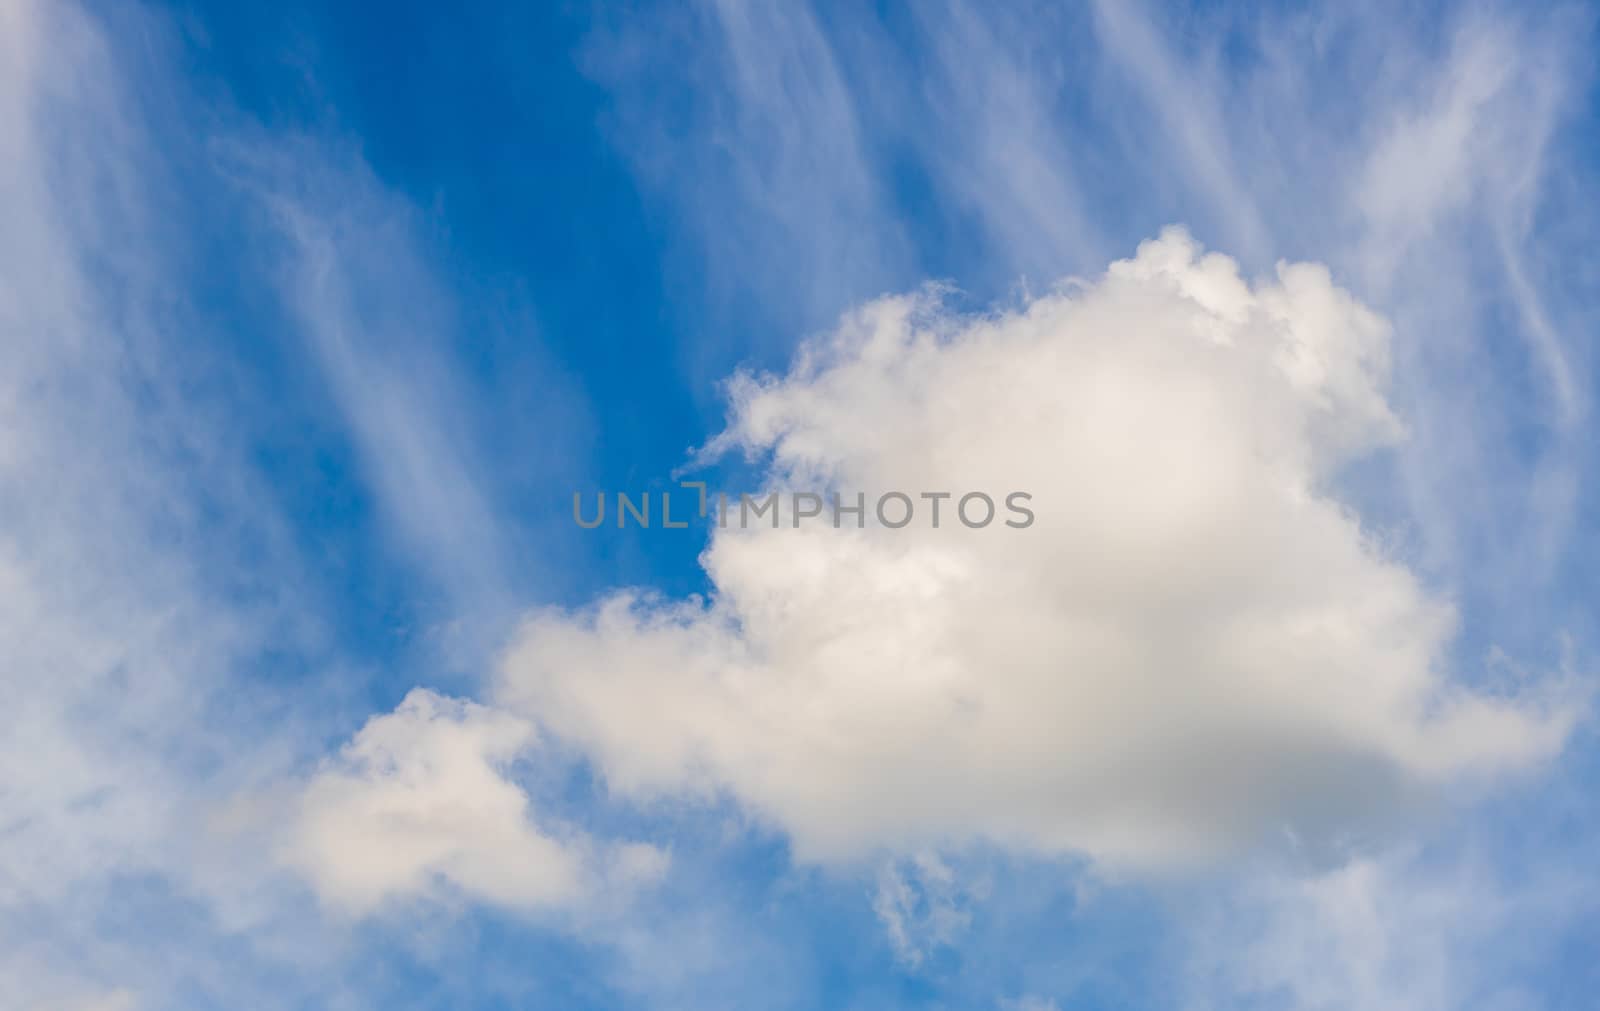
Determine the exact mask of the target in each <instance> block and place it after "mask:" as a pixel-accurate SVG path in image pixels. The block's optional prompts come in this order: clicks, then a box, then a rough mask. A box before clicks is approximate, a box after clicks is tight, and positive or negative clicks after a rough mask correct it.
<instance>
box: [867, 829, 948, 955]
mask: <svg viewBox="0 0 1600 1011" xmlns="http://www.w3.org/2000/svg"><path fill="white" fill-rule="evenodd" d="M966 901H967V892H966V889H965V888H963V887H962V886H961V884H960V883H959V882H958V881H957V879H956V873H955V871H954V870H953V869H951V867H950V865H949V864H947V863H945V862H944V861H943V860H941V859H940V858H939V855H938V854H937V853H933V852H931V851H924V852H921V853H916V854H914V855H912V856H911V857H910V858H908V859H905V860H890V861H887V862H885V863H884V865H883V866H882V867H881V868H879V870H878V884H877V890H876V892H875V893H874V895H873V898H872V910H873V912H875V913H877V914H878V919H879V920H880V921H881V922H882V923H883V929H884V931H885V932H886V933H887V934H888V937H889V944H890V945H891V946H892V947H893V948H894V953H895V957H896V958H898V959H899V960H900V961H901V962H902V963H903V964H905V965H907V966H912V967H916V966H919V965H921V964H922V962H923V960H924V959H926V958H927V957H928V955H929V953H930V952H932V951H933V950H934V949H935V948H939V947H943V946H945V945H949V944H951V943H952V942H954V941H955V940H956V938H957V937H958V936H959V935H960V934H961V933H962V932H963V931H965V930H966V928H967V926H968V925H969V924H970V923H971V922H972V914H971V913H970V912H969V911H968V910H967V908H966Z"/></svg>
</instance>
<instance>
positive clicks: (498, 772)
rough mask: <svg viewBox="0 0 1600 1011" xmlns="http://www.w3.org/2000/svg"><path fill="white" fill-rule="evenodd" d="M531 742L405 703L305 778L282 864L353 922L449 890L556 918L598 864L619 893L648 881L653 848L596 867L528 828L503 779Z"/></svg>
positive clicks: (461, 716) (514, 732) (653, 867)
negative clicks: (387, 905) (551, 912)
mask: <svg viewBox="0 0 1600 1011" xmlns="http://www.w3.org/2000/svg"><path fill="white" fill-rule="evenodd" d="M532 742H533V727H532V726H531V725H530V724H529V723H527V722H525V721H523V720H521V719H518V718H517V717H514V716H511V715H509V714H507V713H504V712H500V711H497V710H494V709H489V708H487V707H484V706H480V705H477V704H475V703H471V702H465V701H461V700H458V699H449V698H445V697H442V696H440V695H437V694H435V693H433V692H430V691H427V690H425V689H421V688H418V689H413V690H412V691H411V693H410V694H408V695H407V696H406V697H405V700H404V701H402V702H401V704H400V705H399V706H398V707H397V708H396V709H395V711H394V712H392V713H388V714H385V715H381V716H376V717H373V718H372V719H371V720H369V721H368V722H367V724H366V726H364V727H363V728H362V729H361V730H360V732H358V733H357V734H356V735H355V737H354V738H353V739H352V740H351V742H350V743H349V744H348V745H346V746H345V747H344V748H343V749H342V750H341V752H340V753H339V755H338V756H337V757H336V758H335V759H332V760H330V761H329V762H328V763H327V764H326V765H325V766H324V767H323V768H322V769H321V770H319V771H318V772H317V774H316V775H315V776H313V777H312V779H311V780H310V782H309V783H308V784H307V785H306V787H305V789H304V792H303V794H302V795H301V796H300V798H299V801H298V812H297V818H296V823H295V825H294V826H293V827H292V829H291V830H290V832H289V834H288V836H287V839H286V841H285V845H284V849H283V853H282V856H283V859H284V860H285V861H286V862H287V863H288V864H290V865H291V866H293V867H295V868H296V869H298V870H299V871H300V872H302V873H303V874H304V875H305V876H306V877H307V879H308V880H309V881H310V882H311V884H312V885H313V886H314V887H315V888H316V890H317V892H318V894H319V895H320V896H321V897H322V898H323V900H324V901H326V902H327V903H329V904H330V905H334V906H337V907H339V908H342V909H344V910H345V911H347V912H350V913H353V914H358V915H359V914H365V913H370V912H372V911H374V910H375V909H377V908H378V907H379V906H380V905H381V904H382V903H383V902H384V901H385V900H387V899H390V898H395V897H417V896H432V897H439V896H442V895H443V894H445V893H446V891H445V890H449V889H454V890H458V891H459V892H460V893H462V894H465V895H467V896H469V897H471V898H474V899H478V900H481V901H485V902H490V903H495V904H499V905H505V906H512V907H518V908H537V907H550V906H563V905H567V904H570V903H572V902H573V901H575V900H576V899H578V898H579V897H581V896H582V895H583V894H584V893H585V891H586V890H588V889H589V888H590V887H591V886H592V885H593V884H594V883H595V882H596V881H597V880H598V878H597V874H599V873H603V872H606V871H607V869H606V868H601V867H598V866H596V865H594V864H593V861H594V860H595V858H596V857H597V856H605V857H606V860H607V862H608V864H609V873H610V874H612V876H613V877H614V878H615V879H616V880H617V881H618V882H620V883H623V884H631V883H636V882H638V881H641V880H647V879H649V878H653V877H655V876H656V875H658V874H659V873H660V872H661V870H662V868H663V861H664V859H665V857H664V856H663V855H662V854H661V853H660V852H659V851H657V850H655V849H654V848H652V847H649V846H645V845H642V844H632V845H625V846H621V847H619V848H617V849H616V850H615V851H614V852H612V853H610V854H609V855H608V856H607V855H605V854H602V853H600V852H599V851H597V850H596V849H595V848H594V847H593V846H591V845H590V843H589V842H588V841H587V840H586V839H584V838H583V837H581V836H578V835H575V834H572V833H566V834H564V835H563V834H556V833H547V832H546V831H544V830H542V829H541V828H540V827H539V826H538V825H536V824H535V823H534V821H533V819H532V817H531V815H532V812H531V810H530V805H529V800H528V796H527V794H526V793H524V792H523V790H522V788H521V787H520V786H518V785H517V784H516V783H515V782H514V781H513V780H512V779H511V778H510V777H509V775H508V772H507V768H508V766H509V765H510V764H511V762H512V761H513V760H514V759H516V758H517V757H518V756H519V755H521V754H522V753H523V752H524V751H526V750H527V749H528V747H529V746H530V745H531V744H532Z"/></svg>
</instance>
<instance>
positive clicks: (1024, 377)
mask: <svg viewBox="0 0 1600 1011" xmlns="http://www.w3.org/2000/svg"><path fill="white" fill-rule="evenodd" d="M1389 339H1390V331H1389V327H1388V326H1387V325H1386V324H1385V322H1384V321H1383V320H1382V319H1380V318H1379V317H1378V316H1376V315H1375V314H1374V313H1372V312H1371V311H1369V310H1367V309H1366V308H1364V307H1363V306H1361V305H1360V304H1359V303H1358V302H1356V301H1355V300H1354V299H1353V298H1352V297H1351V296H1350V295H1349V294H1347V293H1346V292H1344V291H1343V290H1341V289H1340V288H1338V287H1337V286H1336V285H1334V284H1333V282H1332V281H1331V279H1330V276H1329V273H1328V271H1327V270H1326V269H1324V268H1322V267H1320V266H1318V265H1314V264H1285V265H1281V266H1280V267H1279V268H1278V270H1277V276H1276V277H1274V278H1270V279H1265V280H1261V281H1258V282H1256V283H1254V284H1249V283H1247V282H1246V281H1244V280H1243V279H1241V277H1240V276H1239V272H1238V270H1237V267H1236V265H1235V264H1234V262H1233V261H1232V260H1231V259H1229V258H1228V257H1226V256H1222V255H1219V254H1216V253H1211V254H1204V255H1202V253H1201V250H1200V249H1199V248H1198V246H1197V244H1196V243H1195V242H1194V241H1193V240H1192V239H1191V238H1189V236H1188V235H1187V234H1185V233H1184V232H1182V231H1181V230H1176V229H1174V230H1169V231H1168V232H1166V233H1164V234H1163V235H1162V236H1161V238H1159V239H1158V240H1154V241H1151V242H1147V243H1145V244H1144V245H1142V246H1141V247H1140V248H1139V251H1138V254H1137V255H1136V256H1135V257H1133V258H1132V259H1128V260H1123V261H1119V262H1117V263H1114V264H1112V265H1111V267H1110V268H1109V270H1108V271H1107V272H1106V273H1105V275H1104V276H1103V277H1101V278H1099V279H1097V280H1094V281H1092V282H1075V283H1072V284H1068V285H1065V286H1063V287H1062V289H1061V290H1060V291H1058V292H1055V293H1052V294H1049V295H1046V296H1043V297H1039V298H1037V299H1034V300H1031V301H1028V302H1027V303H1026V304H1025V305H1023V306H1021V307H1020V308H1018V309H1016V310H1015V311H1010V312H1005V313H1001V314H997V315H993V316H984V317H976V318H973V317H964V316H960V315H955V314H952V313H949V312H947V311H945V310H944V309H942V308H941V306H940V304H939V301H938V298H937V295H936V294H923V295H917V296H908V297H900V298H888V299H883V300H880V301H877V302H874V303H872V304H869V305H867V306H865V307H863V308H862V309H860V310H858V311H856V312H854V313H852V314H851V315H850V316H849V317H848V318H847V319H846V320H845V321H844V323H843V324H842V326H841V327H840V329H839V330H838V331H837V332H836V333H834V334H832V335H831V336H829V337H828V338H827V339H825V340H822V341H818V342H815V343H813V344H812V345H811V346H810V347H809V348H808V349H807V350H806V351H805V352H804V353H803V354H802V356H801V357H800V359H799V361H798V363H797V364H796V365H795V367H794V369H793V370H792V371H791V372H790V373H789V375H787V376H785V377H782V378H761V379H758V378H752V377H749V376H741V377H739V378H737V379H736V380H735V382H733V383H732V384H731V391H732V395H733V413H732V421H731V425H730V428H729V429H728V431H727V432H726V433H725V435H724V436H723V437H722V438H721V439H720V440H719V442H718V443H717V446H718V447H724V448H725V447H731V446H737V447H742V448H744V449H745V450H747V451H750V452H753V453H757V454H770V461H771V472H770V479H771V483H772V487H774V488H811V487H841V488H847V489H855V488H867V489H876V490H880V491H883V490H891V489H893V490H902V491H905V492H907V493H908V494H911V495H913V496H916V495H917V494H918V493H919V492H921V491H923V490H928V491H934V490H938V491H953V492H955V493H956V494H957V495H958V496H959V495H960V494H961V493H963V492H965V491H968V490H973V489H978V490H987V491H989V492H991V493H999V494H1001V495H1003V494H1004V493H1005V492H1006V491H1007V490H1010V489H1024V490H1027V491H1029V492H1030V493H1031V494H1032V495H1033V496H1034V500H1033V508H1034V510H1035V512H1036V514H1037V517H1038V519H1037V522H1036V523H1035V524H1034V525H1033V526H1031V527H1029V528H1027V529H1024V530H1007V529H998V528H988V529H983V530H970V529H967V528H965V527H963V526H962V525H961V524H959V523H955V522H953V521H950V520H946V522H945V523H943V524H942V525H941V527H940V528H939V529H933V528H932V527H931V526H930V525H928V524H926V523H916V524H912V525H910V526H907V527H905V528H902V529H888V528H885V527H883V526H881V525H877V524H875V523H871V522H870V521H869V525H868V526H867V527H866V528H865V529H852V528H851V526H852V523H853V521H851V520H847V521H846V522H845V524H844V525H843V526H842V528H838V529H836V528H834V527H833V526H832V525H831V524H829V523H827V522H821V523H817V522H813V523H809V524H806V525H804V526H802V527H801V528H800V529H793V528H791V527H790V526H789V525H788V524H787V523H785V524H784V525H783V526H782V527H780V528H779V529H772V528H770V527H766V526H763V525H760V524H754V525H751V526H750V527H748V528H747V529H737V528H736V527H735V526H730V527H729V528H727V529H724V530H719V531H717V532H716V534H715V535H714V538H713V541H712V543H711V545H710V547H709V548H708V549H707V551H706V553H705V555H704V559H703V560H704V565H705V568H706V570H707V572H708V573H709V575H710V577H711V579H712V581H713V582H714V584H715V592H714V593H713V594H712V596H711V599H710V600H709V601H701V600H698V599H691V600H682V601H669V600H662V599H658V598H656V597H652V596H649V595H641V594H638V593H634V592H623V593H618V594H616V595H614V596H611V597H609V598H608V599H606V600H604V601H601V602H599V603H598V604H596V605H595V606H594V607H593V608H592V609H589V610H586V611H582V612H579V613H566V612H562V611H546V612H543V613H541V614H539V615H537V616H535V617H533V618H532V619H531V620H529V621H528V622H527V624H526V625H525V627H524V628H523V630H522V633H521V635H520V637H519V639H518V642H517V644H516V646H515V647H514V648H513V649H512V650H511V651H510V654H509V656H508V657H507V659H506V661H505V664H504V669H503V671H502V674H501V676H500V678H499V681H498V686H497V689H496V695H497V698H498V700H499V701H500V702H501V703H503V704H504V705H506V706H508V707H510V708H511V709H513V710H515V711H517V712H519V713H522V714H524V715H526V716H527V717H529V718H531V719H537V720H539V721H541V722H542V723H543V724H544V725H545V726H547V727H548V728H549V729H550V730H551V731H552V732H553V733H555V734H557V735H560V736H562V737H564V738H566V739H568V740H569V741H571V742H573V743H574V744H576V745H578V746H579V747H581V748H582V749H583V750H584V751H585V752H587V753H588V754H589V755H591V756H592V757H593V758H594V760H595V761H596V762H597V764H598V766H599V767H600V769H601V770H602V771H603V773H604V775H605V777H606V780H607V782H608V783H609V784H610V786H611V787H612V788H613V789H615V790H617V791H620V792H622V793H624V794H627V795H631V796H651V795H658V794H663V793H676V792H711V791H721V790H725V791H728V792H730V793H731V794H732V795H734V796H735V797H737V798H738V799H739V800H740V801H742V802H743V803H744V804H745V805H747V806H748V807H749V808H750V809H751V810H753V811H755V812H757V813H759V814H760V815H762V816H764V817H765V818H767V819H769V820H770V821H771V822H772V823H773V824H775V825H777V826H780V827H781V828H782V829H784V830H785V831H787V832H788V833H790V834H791V836H792V838H793V842H794V845H795V847H796V850H797V853H798V855H799V856H800V857H801V858H803V859H833V858H847V857H852V856H860V855H863V854H866V853H870V852H872V851H875V850H877V849H879V848H884V847H887V848H892V849H904V848H907V847H914V846H919V845H924V844H928V843H938V842H948V841H963V840H971V839H975V838H981V839H985V840H989V841H993V842H998V843H1001V844H1006V845H1015V846H1017V847H1020V848H1023V849H1026V850H1031V851H1043V852H1052V853H1081V854H1088V855H1090V856H1092V857H1095V858H1097V859H1099V860H1101V861H1104V862H1108V863H1111V864H1133V865H1167V864H1171V863H1174V862H1176V863H1187V862H1190V861H1194V860H1203V859H1207V858H1210V857H1214V856H1217V855H1220V854H1223V853H1226V852H1230V851H1236V850H1237V849H1239V848H1240V847H1242V846H1247V845H1249V844H1250V843H1252V842H1254V841H1257V840H1259V839H1260V838H1262V837H1263V836H1264V835H1266V834H1268V833H1272V832H1276V831H1280V830H1288V831H1291V832H1293V833H1295V834H1296V835H1297V836H1300V837H1301V838H1304V839H1307V840H1313V841H1315V840H1323V839H1329V838H1331V837H1333V836H1336V835H1339V834H1342V833H1346V832H1348V831H1350V830H1352V829H1356V828H1359V827H1361V826H1363V825H1364V824H1367V823H1368V822H1369V821H1370V820H1371V819H1373V818H1375V817H1381V816H1382V815H1383V814H1385V813H1386V811H1388V810H1389V809H1390V808H1391V807H1392V806H1393V805H1394V804H1395V803H1396V802H1397V801H1399V800H1401V799H1402V798H1405V797H1408V796H1410V795H1411V792H1412V791H1413V790H1415V789H1418V788H1424V787H1426V786H1428V785H1429V784H1434V783H1438V782H1440V781H1442V780H1444V779H1446V778H1448V777H1451V776H1454V775H1457V774H1462V773H1468V772H1485V771H1494V770H1499V769H1504V768H1511V767H1516V766H1519V765H1522V764H1524V763H1527V762H1530V761H1534V760H1537V759H1540V758H1542V757H1545V756H1548V755H1550V754H1551V753H1552V752H1553V751H1555V750H1557V749H1558V748H1559V747H1560V745H1561V743H1562V740H1563V738H1564V736H1565V733H1566V731H1567V728H1568V726H1569V725H1570V723H1571V721H1572V719H1573V717H1574V713H1575V710H1574V705H1573V700H1572V699H1570V698H1568V697H1567V696H1565V695H1564V694H1562V692H1561V690H1560V687H1559V686H1558V685H1553V684H1543V685H1539V684H1535V685H1528V686H1524V689H1523V690H1522V691H1521V692H1519V693H1518V694H1516V695H1514V696H1513V695H1487V694H1480V693H1475V692H1474V691H1472V690H1470V689H1469V688H1467V687H1465V686H1464V685H1462V684H1461V683H1459V682H1458V681H1457V680H1455V679H1452V677H1451V676H1450V674H1449V672H1448V670H1447V669H1446V667H1445V658H1446V649H1447V646H1448V645H1449V642H1450V639H1451V636H1452V634H1453V630H1454V612H1453V610H1452V608H1451V606H1450V604H1449V602H1448V600H1446V599H1444V598H1442V597H1440V596H1439V595H1438V594H1436V593H1432V592H1430V591H1429V590H1428V589H1426V588H1425V587H1424V586H1423V585H1422V584H1421V583H1420V582H1419V580H1418V578H1417V576H1416V575H1414V574H1413V573H1412V572H1411V571H1409V570H1408V569H1407V568H1406V567H1405V565H1404V564H1402V563H1401V562H1400V561H1398V560H1396V559H1395V558H1394V557H1392V556H1391V555H1390V554H1389V553H1388V552H1387V551H1386V550H1385V548H1384V546H1383V543H1382V541H1381V538H1380V537H1379V536H1378V535H1377V534H1376V533H1375V532H1374V531H1372V530H1369V529H1365V528H1364V527H1363V525H1362V523H1361V520H1360V517H1359V516H1357V515H1356V514H1355V513H1354V512H1353V511H1352V510H1351V509H1350V508H1348V507H1346V506H1345V505H1344V504H1342V503H1341V502H1340V500H1339V499H1338V497H1337V496H1336V494H1335V490H1334V489H1335V482H1334V478H1335V476H1336V474H1337V472H1338V469H1339V467H1340V466H1341V465H1342V464H1345V463H1347V462H1349V461H1350V460H1351V459H1352V458H1354V457H1357V456H1360V455H1362V454H1366V453H1370V452H1373V451H1375V450H1379V449H1381V448H1382V447H1384V446H1386V445H1389V444H1391V443H1393V442H1395V441H1396V440H1398V439H1401V438H1402V437H1403V428H1402V425H1401V423H1400V422H1399V421H1398V420H1397V419H1396V417H1395V415H1394V414H1393V412H1392V411H1391V410H1390V407H1389V405H1388V404H1387V402H1386V400H1385V396H1384V390H1385V383H1386V379H1387V373H1388V344H1389ZM923 505H924V508H925V507H926V505H927V504H926V503H924V504H923ZM947 508H948V503H947Z"/></svg>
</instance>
